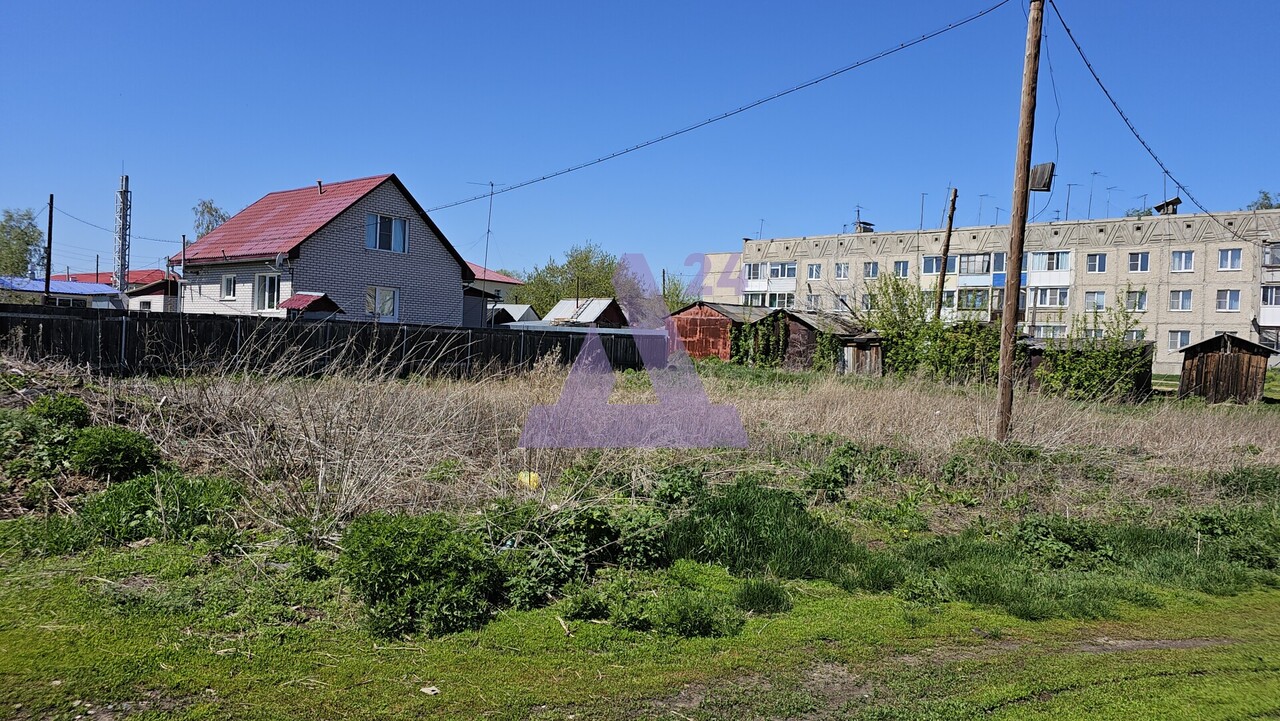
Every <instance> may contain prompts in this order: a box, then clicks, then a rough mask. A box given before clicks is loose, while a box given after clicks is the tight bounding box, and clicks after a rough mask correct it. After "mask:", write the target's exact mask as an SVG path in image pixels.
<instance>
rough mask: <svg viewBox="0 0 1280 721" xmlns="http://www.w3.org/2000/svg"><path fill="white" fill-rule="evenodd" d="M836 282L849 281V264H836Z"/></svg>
mask: <svg viewBox="0 0 1280 721" xmlns="http://www.w3.org/2000/svg"><path fill="white" fill-rule="evenodd" d="M836 280H849V264H848V263H836Z"/></svg>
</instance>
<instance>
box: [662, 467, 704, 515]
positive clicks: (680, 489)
mask: <svg viewBox="0 0 1280 721" xmlns="http://www.w3.org/2000/svg"><path fill="white" fill-rule="evenodd" d="M706 493H707V481H706V478H705V477H704V476H703V471H702V469H701V468H692V467H689V466H676V467H674V468H668V469H666V470H665V471H663V472H662V473H661V474H660V475H659V476H658V480H657V483H655V484H654V488H653V500H654V501H655V502H656V503H661V504H664V505H667V506H687V505H689V504H691V503H696V502H697V501H698V500H700V499H701V498H702V497H703V496H704V495H706Z"/></svg>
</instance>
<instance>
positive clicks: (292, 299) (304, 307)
mask: <svg viewBox="0 0 1280 721" xmlns="http://www.w3.org/2000/svg"><path fill="white" fill-rule="evenodd" d="M280 307H281V308H284V309H285V310H296V311H303V312H316V313H343V312H344V311H343V310H342V307H341V306H339V305H338V304H337V303H335V302H334V300H333V299H332V298H330V297H329V296H327V295H325V294H324V293H294V294H293V295H291V296H289V297H288V298H286V299H285V300H283V301H281V302H280Z"/></svg>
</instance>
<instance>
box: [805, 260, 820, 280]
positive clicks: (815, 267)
mask: <svg viewBox="0 0 1280 721" xmlns="http://www.w3.org/2000/svg"><path fill="white" fill-rule="evenodd" d="M806 272H807V273H808V276H809V280H822V264H821V263H810V264H809V267H808V268H807V269H806Z"/></svg>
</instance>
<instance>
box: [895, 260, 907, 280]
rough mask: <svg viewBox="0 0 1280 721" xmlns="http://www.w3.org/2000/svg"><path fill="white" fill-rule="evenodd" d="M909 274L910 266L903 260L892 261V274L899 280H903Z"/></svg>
mask: <svg viewBox="0 0 1280 721" xmlns="http://www.w3.org/2000/svg"><path fill="white" fill-rule="evenodd" d="M910 272H911V264H910V262H908V261H905V260H895V261H893V274H894V275H896V276H897V277H899V278H905V277H907V275H908V274H909V273H910Z"/></svg>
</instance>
